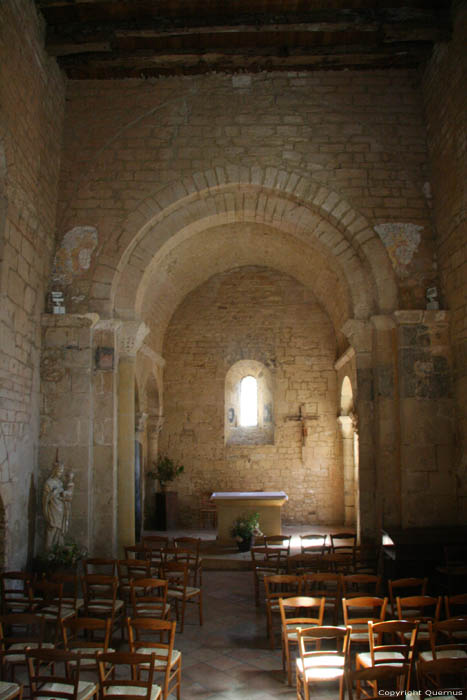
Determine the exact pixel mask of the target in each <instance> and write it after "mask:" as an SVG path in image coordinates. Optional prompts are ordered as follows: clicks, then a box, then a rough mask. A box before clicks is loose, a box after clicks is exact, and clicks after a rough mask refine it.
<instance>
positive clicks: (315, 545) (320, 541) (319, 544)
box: [300, 533, 328, 554]
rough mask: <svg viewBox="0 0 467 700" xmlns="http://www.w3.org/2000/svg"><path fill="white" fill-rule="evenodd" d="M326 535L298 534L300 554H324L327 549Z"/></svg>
mask: <svg viewBox="0 0 467 700" xmlns="http://www.w3.org/2000/svg"><path fill="white" fill-rule="evenodd" d="M327 537H328V536H327V535H318V534H316V533H313V534H311V535H300V551H301V553H302V554H325V552H326V550H327Z"/></svg>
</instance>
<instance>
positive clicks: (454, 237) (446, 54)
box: [423, 0, 467, 522]
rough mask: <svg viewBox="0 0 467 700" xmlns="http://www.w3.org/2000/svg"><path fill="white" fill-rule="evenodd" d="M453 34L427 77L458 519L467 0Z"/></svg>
mask: <svg viewBox="0 0 467 700" xmlns="http://www.w3.org/2000/svg"><path fill="white" fill-rule="evenodd" d="M453 19H454V36H453V40H452V41H451V42H449V43H444V44H439V45H437V46H436V47H435V51H434V55H433V58H432V60H431V61H430V63H429V64H428V67H427V70H426V72H425V76H424V83H423V88H424V97H425V110H426V123H427V140H428V147H429V151H430V156H431V182H432V188H433V215H434V222H435V226H436V234H437V252H438V263H439V269H440V274H441V280H442V287H441V302H442V304H443V306H444V307H445V308H448V309H449V310H450V312H451V343H452V352H453V366H454V391H455V398H456V403H457V425H458V429H457V439H456V449H455V451H454V452H453V454H452V467H453V470H454V473H455V475H456V482H457V489H458V497H459V502H458V504H459V508H458V517H459V522H465V518H466V515H465V514H466V512H467V304H466V299H467V294H466V289H467V248H466V238H467V222H466V212H467V197H466V184H465V183H466V181H467V140H466V130H465V114H466V110H467V104H466V91H465V85H466V80H467V58H466V52H465V37H466V34H467V3H466V2H465V0H460V1H457V2H454V3H453Z"/></svg>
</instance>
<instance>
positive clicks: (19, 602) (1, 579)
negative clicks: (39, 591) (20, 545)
mask: <svg viewBox="0 0 467 700" xmlns="http://www.w3.org/2000/svg"><path fill="white" fill-rule="evenodd" d="M31 581H32V577H31V575H30V574H28V573H25V572H24V571H3V572H2V573H1V574H0V593H1V602H2V613H3V614H4V615H6V614H7V613H18V612H27V611H30V610H31V607H32V593H31V589H30V584H31Z"/></svg>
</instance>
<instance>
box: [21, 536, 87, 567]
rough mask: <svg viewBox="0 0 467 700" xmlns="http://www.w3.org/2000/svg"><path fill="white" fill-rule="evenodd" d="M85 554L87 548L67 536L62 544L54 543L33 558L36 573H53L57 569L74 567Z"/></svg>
mask: <svg viewBox="0 0 467 700" xmlns="http://www.w3.org/2000/svg"><path fill="white" fill-rule="evenodd" d="M86 556H87V549H86V548H85V547H82V546H81V545H79V544H77V542H75V541H74V540H73V539H71V538H68V539H66V540H65V541H64V542H63V543H62V544H59V543H57V544H54V545H53V546H52V547H51V548H50V549H49V550H47V551H46V552H43V553H42V554H39V555H38V556H37V557H36V558H35V559H34V570H35V571H36V572H37V573H53V572H54V571H58V570H59V569H75V568H76V566H77V564H78V562H79V561H81V559H84V558H85V557H86Z"/></svg>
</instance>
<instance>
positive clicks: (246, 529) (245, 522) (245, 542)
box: [230, 513, 262, 552]
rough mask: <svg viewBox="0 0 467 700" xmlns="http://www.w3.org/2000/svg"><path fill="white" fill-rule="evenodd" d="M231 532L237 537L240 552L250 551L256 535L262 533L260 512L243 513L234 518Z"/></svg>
mask: <svg viewBox="0 0 467 700" xmlns="http://www.w3.org/2000/svg"><path fill="white" fill-rule="evenodd" d="M230 534H231V535H232V537H235V539H236V541H237V545H238V548H239V550H240V552H248V550H249V549H250V547H251V542H252V540H253V537H254V536H257V535H261V534H262V532H261V530H260V529H259V513H251V515H242V516H240V517H239V518H237V519H236V520H234V522H233V525H232V527H231V529H230Z"/></svg>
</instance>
